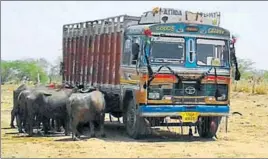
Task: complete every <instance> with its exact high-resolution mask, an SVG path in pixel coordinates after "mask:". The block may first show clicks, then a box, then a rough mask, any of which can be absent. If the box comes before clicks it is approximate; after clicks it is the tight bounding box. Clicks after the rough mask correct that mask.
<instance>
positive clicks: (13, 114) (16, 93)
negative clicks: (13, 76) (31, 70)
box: [10, 84, 29, 128]
mask: <svg viewBox="0 0 268 159" xmlns="http://www.w3.org/2000/svg"><path fill="white" fill-rule="evenodd" d="M27 89H29V87H28V86H26V85H25V84H22V85H20V86H19V87H18V88H17V89H15V90H14V91H13V108H12V111H11V121H10V127H11V128H15V125H14V120H15V117H16V115H17V113H18V96H19V94H20V92H22V91H24V90H27ZM17 123H18V121H17Z"/></svg>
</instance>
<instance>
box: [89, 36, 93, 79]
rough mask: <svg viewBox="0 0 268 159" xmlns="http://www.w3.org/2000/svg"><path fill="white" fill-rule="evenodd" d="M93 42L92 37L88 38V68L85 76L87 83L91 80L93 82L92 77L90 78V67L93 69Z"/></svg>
mask: <svg viewBox="0 0 268 159" xmlns="http://www.w3.org/2000/svg"><path fill="white" fill-rule="evenodd" d="M93 45H94V40H93V36H90V37H89V46H87V47H88V60H87V61H88V64H87V67H88V74H87V81H88V83H90V84H91V83H92V80H93V78H92V77H93V76H92V74H91V72H90V71H91V69H92V67H93V57H94V56H93V52H94V50H93V49H94V46H93Z"/></svg>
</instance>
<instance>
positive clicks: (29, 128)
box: [27, 115, 34, 136]
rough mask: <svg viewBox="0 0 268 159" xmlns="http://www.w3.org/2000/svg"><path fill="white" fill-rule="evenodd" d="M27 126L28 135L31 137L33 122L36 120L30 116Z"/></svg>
mask: <svg viewBox="0 0 268 159" xmlns="http://www.w3.org/2000/svg"><path fill="white" fill-rule="evenodd" d="M27 119H28V120H27V125H28V128H27V129H28V134H29V136H33V121H34V118H33V117H32V116H31V115H30V116H29V117H27Z"/></svg>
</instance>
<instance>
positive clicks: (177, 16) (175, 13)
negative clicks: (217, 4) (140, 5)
mask: <svg viewBox="0 0 268 159" xmlns="http://www.w3.org/2000/svg"><path fill="white" fill-rule="evenodd" d="M180 22H183V23H195V24H206V25H213V26H219V25H220V12H207V13H205V12H197V13H194V12H191V11H187V10H180V9H172V8H158V7H157V8H154V9H153V10H152V11H148V12H145V13H144V14H143V15H142V16H141V19H140V22H139V23H140V24H151V23H154V24H155V23H161V24H162V23H180Z"/></svg>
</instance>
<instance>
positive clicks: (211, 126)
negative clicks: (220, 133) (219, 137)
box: [197, 117, 221, 138]
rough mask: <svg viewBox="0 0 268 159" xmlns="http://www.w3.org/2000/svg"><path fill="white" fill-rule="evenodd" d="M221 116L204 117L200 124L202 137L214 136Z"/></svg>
mask: <svg viewBox="0 0 268 159" xmlns="http://www.w3.org/2000/svg"><path fill="white" fill-rule="evenodd" d="M220 121H221V117H202V119H201V122H200V124H198V126H197V128H198V134H199V136H200V137H202V138H213V137H214V136H215V135H216V133H217V130H218V127H219V124H220Z"/></svg>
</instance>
